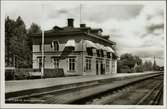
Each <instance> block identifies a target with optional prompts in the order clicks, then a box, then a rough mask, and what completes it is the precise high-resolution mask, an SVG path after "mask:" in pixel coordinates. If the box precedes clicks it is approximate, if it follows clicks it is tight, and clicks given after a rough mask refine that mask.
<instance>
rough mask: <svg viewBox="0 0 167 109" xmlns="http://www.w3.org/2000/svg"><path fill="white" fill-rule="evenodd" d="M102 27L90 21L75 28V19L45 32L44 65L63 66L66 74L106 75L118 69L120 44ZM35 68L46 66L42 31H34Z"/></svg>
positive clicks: (51, 66)
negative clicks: (36, 32)
mask: <svg viewBox="0 0 167 109" xmlns="http://www.w3.org/2000/svg"><path fill="white" fill-rule="evenodd" d="M102 32H103V30H102V29H100V28H95V29H94V28H90V27H87V26H86V24H80V27H74V19H72V18H69V19H67V26H65V27H58V26H54V27H53V29H51V30H48V31H45V32H44V68H46V69H58V68H62V69H63V71H64V73H65V75H104V74H111V73H116V72H117V55H116V51H115V49H114V48H115V46H116V43H115V42H113V41H111V40H109V36H108V35H102ZM32 38H33V45H32V49H33V50H32V52H33V68H34V69H40V68H41V67H42V44H41V42H42V34H41V33H40V34H32Z"/></svg>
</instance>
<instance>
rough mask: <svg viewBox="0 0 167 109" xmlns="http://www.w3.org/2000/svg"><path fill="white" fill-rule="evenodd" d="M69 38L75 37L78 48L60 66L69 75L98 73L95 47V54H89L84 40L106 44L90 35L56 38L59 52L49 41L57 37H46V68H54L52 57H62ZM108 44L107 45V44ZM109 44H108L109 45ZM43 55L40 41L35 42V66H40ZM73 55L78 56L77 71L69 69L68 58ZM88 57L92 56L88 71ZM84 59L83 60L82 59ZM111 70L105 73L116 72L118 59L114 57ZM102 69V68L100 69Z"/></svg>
mask: <svg viewBox="0 0 167 109" xmlns="http://www.w3.org/2000/svg"><path fill="white" fill-rule="evenodd" d="M68 39H69V40H70V39H75V41H76V48H75V50H74V52H73V53H69V54H68V56H66V57H65V58H64V59H61V60H60V63H59V68H63V69H64V73H65V74H67V75H69V74H72V75H96V60H97V54H96V52H95V49H94V55H93V56H88V54H87V52H86V47H85V46H82V43H83V40H91V41H92V42H94V43H100V44H103V45H105V44H104V43H103V42H101V41H99V40H95V39H92V38H89V37H83V36H74V37H72V36H71V37H70V38H69V37H67V38H62V37H60V38H56V40H58V41H59V51H58V52H54V50H53V48H51V43H49V41H48V40H52V41H53V40H55V39H53V38H52V39H48V40H47V39H45V40H46V41H45V45H44V51H45V53H44V54H45V68H49V69H53V68H54V64H53V60H52V57H54V56H59V57H61V53H62V52H63V51H64V48H65V44H66V42H67V41H68ZM105 46H106V45H105ZM107 46H108V45H107ZM40 56H41V51H40V45H39V43H35V44H34V45H33V68H39V61H38V57H40ZM71 56H75V57H76V64H75V68H76V71H74V72H70V71H69V70H68V67H69V64H68V61H69V60H68V58H69V57H71ZM86 57H91V70H90V71H86V59H85V58H86ZM82 59H83V60H82ZM106 59H107V58H106V57H104V58H103V64H104V67H105V71H106ZM109 62H110V68H109V69H110V70H109V72H105V74H111V73H116V68H115V67H116V61H115V60H114V59H112V58H111V59H110V61H109ZM99 68H100V63H99ZM99 70H100V69H99Z"/></svg>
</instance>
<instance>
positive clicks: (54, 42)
mask: <svg viewBox="0 0 167 109" xmlns="http://www.w3.org/2000/svg"><path fill="white" fill-rule="evenodd" d="M51 47H52V48H53V50H54V51H59V42H58V41H53V42H52V44H51Z"/></svg>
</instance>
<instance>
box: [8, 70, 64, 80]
mask: <svg viewBox="0 0 167 109" xmlns="http://www.w3.org/2000/svg"><path fill="white" fill-rule="evenodd" d="M40 71H41V70H40V69H28V68H27V69H17V70H16V69H15V70H5V80H14V79H15V80H23V79H29V78H34V77H30V76H29V72H40ZM63 76H64V71H63V69H44V78H55V77H63ZM35 78H36V77H35ZM38 78H39V77H38Z"/></svg>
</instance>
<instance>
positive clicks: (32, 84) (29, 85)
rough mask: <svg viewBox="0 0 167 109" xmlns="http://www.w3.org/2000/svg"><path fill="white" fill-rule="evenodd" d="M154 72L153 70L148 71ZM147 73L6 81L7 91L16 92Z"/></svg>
mask: <svg viewBox="0 0 167 109" xmlns="http://www.w3.org/2000/svg"><path fill="white" fill-rule="evenodd" d="M147 73H152V72H147ZM142 74H146V73H133V74H129V73H128V74H127V73H120V74H110V75H87V76H73V77H61V78H60V77H59V78H47V79H34V80H14V81H6V82H5V93H8V92H16V91H21V90H28V89H36V88H45V87H51V86H57V85H65V84H72V83H78V82H85V81H91V80H101V79H108V78H116V77H126V76H133V75H142Z"/></svg>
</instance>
